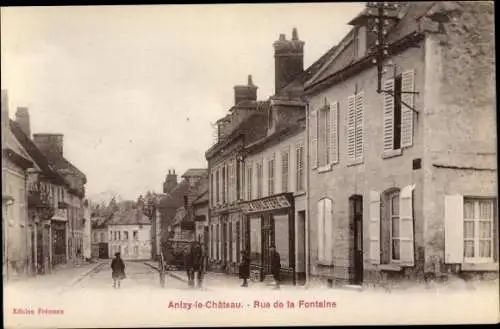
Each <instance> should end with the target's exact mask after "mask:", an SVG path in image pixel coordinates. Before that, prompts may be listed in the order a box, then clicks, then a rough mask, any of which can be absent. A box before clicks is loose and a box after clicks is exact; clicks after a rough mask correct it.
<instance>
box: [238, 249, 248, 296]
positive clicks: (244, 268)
mask: <svg viewBox="0 0 500 329" xmlns="http://www.w3.org/2000/svg"><path fill="white" fill-rule="evenodd" d="M239 276H240V279H243V284H242V285H241V286H242V287H248V282H247V280H248V278H249V277H250V257H248V255H247V252H246V251H245V250H242V251H241V263H240V268H239Z"/></svg>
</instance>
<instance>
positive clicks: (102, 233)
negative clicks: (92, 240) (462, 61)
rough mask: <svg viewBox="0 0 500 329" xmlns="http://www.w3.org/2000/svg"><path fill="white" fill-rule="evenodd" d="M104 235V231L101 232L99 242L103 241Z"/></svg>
mask: <svg viewBox="0 0 500 329" xmlns="http://www.w3.org/2000/svg"><path fill="white" fill-rule="evenodd" d="M104 240H105V237H104V232H101V242H104Z"/></svg>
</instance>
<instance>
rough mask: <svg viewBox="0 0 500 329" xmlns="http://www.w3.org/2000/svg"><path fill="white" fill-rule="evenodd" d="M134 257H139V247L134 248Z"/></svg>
mask: <svg viewBox="0 0 500 329" xmlns="http://www.w3.org/2000/svg"><path fill="white" fill-rule="evenodd" d="M134 256H136V257H137V256H139V246H134Z"/></svg>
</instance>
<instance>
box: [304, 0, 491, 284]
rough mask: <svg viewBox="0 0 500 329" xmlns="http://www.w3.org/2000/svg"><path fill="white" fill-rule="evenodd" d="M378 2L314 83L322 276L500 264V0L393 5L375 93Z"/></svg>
mask: <svg viewBox="0 0 500 329" xmlns="http://www.w3.org/2000/svg"><path fill="white" fill-rule="evenodd" d="M369 10H370V9H369V8H367V9H365V10H364V11H363V12H362V13H361V14H360V15H359V16H358V17H356V18H355V19H353V20H352V22H351V24H352V25H353V28H352V30H351V31H350V32H349V33H348V34H347V35H346V36H345V37H344V38H343V39H342V40H341V41H340V42H339V44H338V45H337V46H336V47H335V48H336V50H335V51H334V52H333V53H332V54H331V55H330V56H329V58H328V60H327V61H326V63H325V64H324V65H323V66H322V67H321V68H320V69H319V71H318V72H317V74H315V75H314V76H313V77H312V78H311V79H309V80H308V81H307V83H306V87H305V94H306V96H307V98H308V102H309V112H308V123H309V127H308V139H309V143H308V146H309V155H310V156H309V162H308V168H309V170H308V171H309V176H310V180H309V182H308V187H309V190H308V193H309V200H310V201H309V202H310V203H309V205H308V208H309V214H310V220H309V233H310V238H309V254H310V264H311V267H310V273H311V274H312V275H313V276H314V277H315V278H317V279H320V280H323V281H325V282H326V281H327V280H329V281H334V282H339V283H341V282H344V283H351V284H364V283H373V282H386V283H390V282H394V281H400V280H403V279H410V280H424V279H427V278H429V277H437V276H446V275H450V274H458V275H468V274H485V273H493V274H495V275H497V274H498V239H497V237H498V234H496V233H495V232H498V218H497V211H496V209H497V179H498V177H497V167H496V156H497V153H496V140H495V136H496V130H495V124H494V122H495V92H494V88H493V83H492V82H493V81H494V80H495V75H494V72H495V71H494V62H495V59H494V45H493V43H494V42H493V38H492V35H493V30H494V29H493V13H492V11H493V6H492V3H488V2H412V3H409V2H408V3H399V6H398V7H397V9H395V10H388V11H389V14H390V15H392V16H393V17H394V22H393V23H391V24H389V25H386V27H387V29H388V34H387V44H388V54H389V55H388V58H387V59H388V60H390V61H391V62H392V63H390V62H389V61H387V62H386V63H385V64H387V63H390V66H386V69H385V73H384V75H383V76H382V82H381V84H382V87H383V88H382V89H383V90H386V91H389V93H378V92H377V83H378V79H377V70H376V67H375V64H373V59H374V53H373V51H372V49H373V45H374V42H375V39H376V38H375V36H374V35H373V34H372V33H373V32H371V31H372V28H373V19H371V18H370V17H369V16H368V15H367V14H368V12H369ZM400 91H403V92H404V93H400ZM412 92H414V93H412ZM393 94H394V95H395V97H393V96H392V95H393Z"/></svg>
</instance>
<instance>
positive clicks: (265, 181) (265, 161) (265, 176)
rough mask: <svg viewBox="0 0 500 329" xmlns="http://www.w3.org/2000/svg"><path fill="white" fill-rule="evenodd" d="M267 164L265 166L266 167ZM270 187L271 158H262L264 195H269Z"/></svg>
mask: <svg viewBox="0 0 500 329" xmlns="http://www.w3.org/2000/svg"><path fill="white" fill-rule="evenodd" d="M264 166H265V168H264ZM268 187H269V159H268V158H264V159H263V160H262V197H265V196H268V193H267V192H268V189H269V188H268Z"/></svg>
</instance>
